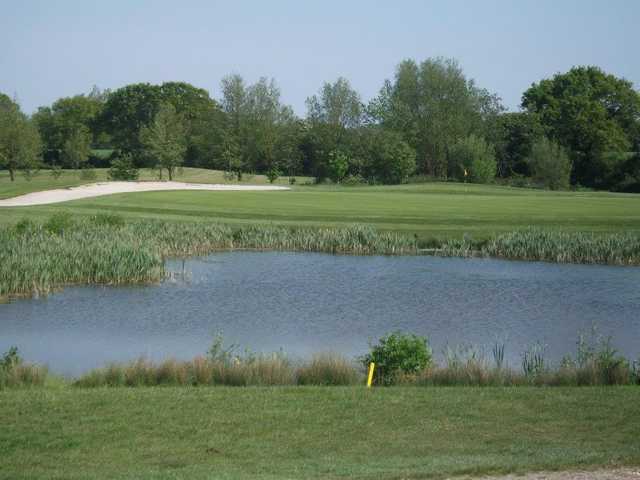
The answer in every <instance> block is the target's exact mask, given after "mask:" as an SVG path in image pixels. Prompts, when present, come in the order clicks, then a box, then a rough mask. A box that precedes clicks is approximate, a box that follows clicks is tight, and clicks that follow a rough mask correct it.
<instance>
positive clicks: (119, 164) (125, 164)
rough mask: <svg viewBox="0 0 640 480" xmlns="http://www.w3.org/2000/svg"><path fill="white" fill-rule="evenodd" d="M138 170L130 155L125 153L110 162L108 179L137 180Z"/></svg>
mask: <svg viewBox="0 0 640 480" xmlns="http://www.w3.org/2000/svg"><path fill="white" fill-rule="evenodd" d="M139 174H140V173H139V172H138V169H137V168H136V166H135V164H134V163H133V157H132V156H131V154H128V153H125V154H123V155H121V156H119V157H118V158H116V159H115V160H113V162H111V168H109V178H110V179H111V180H137V179H138V176H139Z"/></svg>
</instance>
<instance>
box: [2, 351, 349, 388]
mask: <svg viewBox="0 0 640 480" xmlns="http://www.w3.org/2000/svg"><path fill="white" fill-rule="evenodd" d="M26 384H27V383H26V382H23V385H26ZM356 384H362V374H361V372H359V371H358V369H357V368H356V367H355V365H354V364H353V362H351V361H349V360H347V359H346V358H344V357H342V356H340V355H334V354H332V355H329V354H324V355H316V356H314V357H313V358H312V359H311V360H310V361H308V362H301V363H298V364H294V363H293V362H291V361H290V360H289V359H287V357H286V356H284V355H283V354H279V353H275V354H271V355H251V356H249V357H240V358H238V357H236V358H234V359H233V360H231V361H224V360H221V359H211V358H208V357H202V356H199V357H195V358H194V359H193V360H189V361H180V360H176V359H172V358H170V359H167V360H164V361H162V362H158V363H154V362H152V361H150V360H147V359H145V358H140V359H138V360H135V361H133V362H129V363H125V364H117V363H116V364H110V365H108V366H106V367H104V368H98V369H95V370H92V371H90V372H88V373H86V374H84V375H82V376H81V377H80V378H78V379H77V380H75V381H74V382H73V385H75V386H77V387H91V388H95V387H154V386H160V385H173V386H178V385H180V386H205V385H207V386H212V385H213V386H221V385H227V386H234V387H247V386H285V385H316V386H319V385H356ZM9 386H19V384H15V385H9Z"/></svg>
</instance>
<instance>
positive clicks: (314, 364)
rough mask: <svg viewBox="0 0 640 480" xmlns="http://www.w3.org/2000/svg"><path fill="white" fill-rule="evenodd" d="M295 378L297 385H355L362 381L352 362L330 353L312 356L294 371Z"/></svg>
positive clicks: (360, 374)
mask: <svg viewBox="0 0 640 480" xmlns="http://www.w3.org/2000/svg"><path fill="white" fill-rule="evenodd" d="M295 377H296V383H297V384H298V385H355V384H357V383H362V381H363V375H362V373H361V372H360V371H358V370H357V369H356V367H355V365H354V363H353V362H352V361H349V360H348V359H347V358H345V357H343V356H341V355H337V354H331V353H321V354H317V355H314V356H313V357H312V359H311V361H310V362H309V363H307V364H305V365H301V366H300V367H298V368H297V369H296V372H295Z"/></svg>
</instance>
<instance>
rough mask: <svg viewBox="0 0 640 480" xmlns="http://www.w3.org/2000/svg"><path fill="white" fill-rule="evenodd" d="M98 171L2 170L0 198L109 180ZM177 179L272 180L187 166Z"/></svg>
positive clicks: (150, 174)
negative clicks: (12, 175)
mask: <svg viewBox="0 0 640 480" xmlns="http://www.w3.org/2000/svg"><path fill="white" fill-rule="evenodd" d="M98 152H110V150H99V151H98ZM94 172H95V173H96V179H95V180H84V179H82V178H81V177H80V171H79V170H61V173H60V177H59V178H54V177H53V176H52V175H51V172H50V171H49V170H41V171H39V172H38V173H36V175H35V176H34V177H33V178H32V179H31V180H27V179H25V177H24V176H23V175H22V174H20V173H18V174H17V175H16V180H15V181H14V182H12V181H10V179H9V173H8V172H7V171H5V170H0V199H3V198H10V197H15V196H17V195H24V194H25V193H31V192H38V191H41V190H51V189H54V188H68V187H77V186H78V185H84V184H86V183H94V182H105V181H108V180H109V178H108V173H109V169H107V168H96V169H94ZM295 178H296V182H297V183H304V182H309V181H311V179H310V178H309V177H301V176H299V177H295ZM139 179H140V180H141V181H151V180H158V173H157V171H155V170H151V169H147V168H143V169H140V178H139ZM165 180H166V175H165ZM175 181H178V182H189V183H234V184H236V183H241V184H257V185H261V184H268V183H269V180H268V179H267V177H266V176H264V175H251V174H246V175H245V176H244V178H243V179H242V182H237V181H235V180H229V179H227V178H226V177H225V174H224V172H223V171H220V170H207V169H204V168H183V171H182V173H181V174H178V175H177V176H176V178H175ZM275 184H278V185H288V184H289V177H281V178H278V179H277V180H276V182H275Z"/></svg>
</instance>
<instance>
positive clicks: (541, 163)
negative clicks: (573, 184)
mask: <svg viewBox="0 0 640 480" xmlns="http://www.w3.org/2000/svg"><path fill="white" fill-rule="evenodd" d="M527 162H528V163H529V168H530V170H531V175H532V176H533V179H534V180H535V181H536V182H538V183H540V184H542V185H544V186H545V187H547V188H549V189H551V190H559V189H563V188H568V187H569V177H570V175H571V160H570V159H569V156H568V155H567V153H566V151H565V150H564V149H563V148H562V147H561V146H559V145H558V144H557V143H555V142H553V141H551V140H549V139H547V138H545V137H542V138H541V139H539V140H537V141H536V142H534V144H533V146H532V148H531V152H530V154H529V156H528V157H527Z"/></svg>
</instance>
